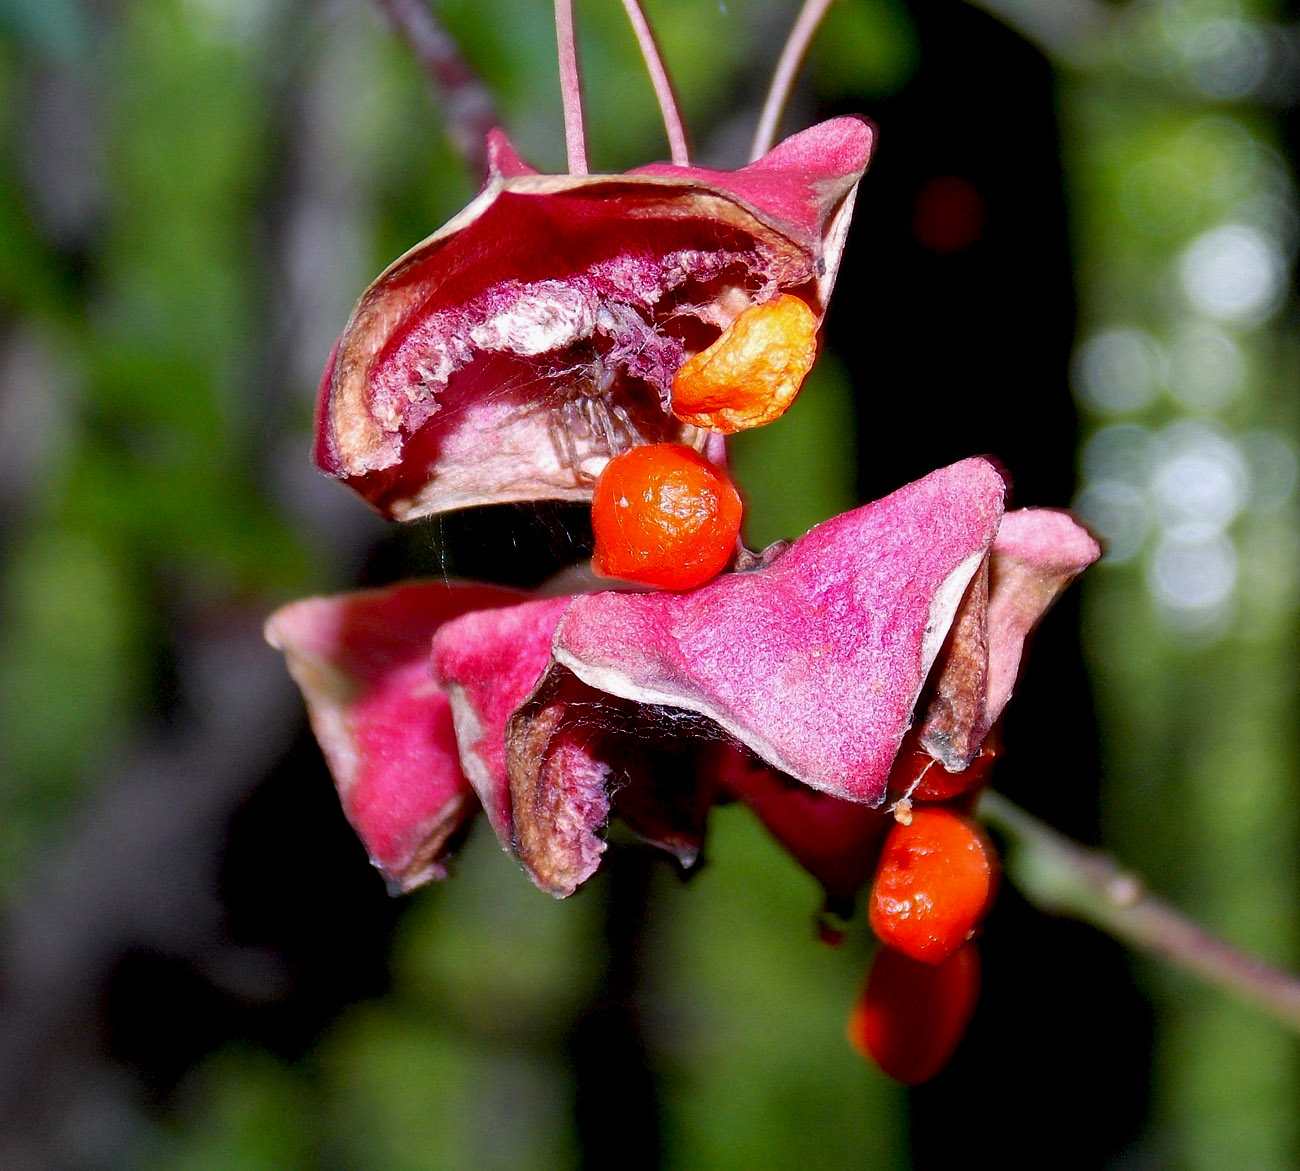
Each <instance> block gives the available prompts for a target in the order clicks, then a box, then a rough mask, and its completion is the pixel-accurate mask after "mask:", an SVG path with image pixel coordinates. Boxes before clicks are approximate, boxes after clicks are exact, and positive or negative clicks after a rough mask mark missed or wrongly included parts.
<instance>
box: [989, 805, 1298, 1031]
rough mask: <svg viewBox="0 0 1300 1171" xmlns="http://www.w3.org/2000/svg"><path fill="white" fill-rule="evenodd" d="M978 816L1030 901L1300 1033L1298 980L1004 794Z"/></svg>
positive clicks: (1012, 876)
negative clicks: (1001, 846) (1001, 843)
mask: <svg viewBox="0 0 1300 1171" xmlns="http://www.w3.org/2000/svg"><path fill="white" fill-rule="evenodd" d="M979 814H980V816H981V817H983V818H984V820H986V821H987V822H988V823H989V824H990V825H991V826H993V827H994V828H995V829H996V830H998V831H999V832H1001V833H1002V834H1004V835H1006V837H1007V839H1008V842H1009V844H1010V846H1011V849H1010V851H1009V852H1008V856H1007V874H1008V876H1009V877H1010V879H1011V881H1012V882H1014V883H1015V885H1016V886H1017V887H1018V888H1019V890H1020V892H1021V893H1022V894H1023V895H1025V897H1026V898H1028V899H1029V900H1030V902H1032V903H1034V904H1035V905H1037V906H1039V907H1040V908H1042V909H1043V910H1045V911H1050V912H1053V913H1056V914H1065V915H1071V916H1073V917H1074V918H1076V919H1081V920H1083V921H1084V922H1085V923H1091V924H1093V925H1094V926H1095V927H1099V928H1101V929H1102V930H1103V931H1105V932H1107V933H1108V934H1110V935H1113V936H1115V937H1116V938H1117V939H1120V940H1122V941H1124V942H1125V943H1127V944H1129V945H1131V946H1133V947H1135V948H1138V949H1139V950H1141V951H1145V952H1147V953H1148V954H1150V955H1152V956H1155V957H1157V958H1159V959H1162V960H1165V961H1166V962H1168V963H1171V964H1173V965H1175V966H1176V967H1179V968H1181V969H1183V970H1184V971H1186V972H1189V973H1191V974H1192V975H1194V976H1197V977H1198V978H1200V979H1202V980H1204V981H1205V982H1206V983H1208V984H1210V985H1212V986H1214V987H1216V988H1218V989H1220V990H1221V991H1223V992H1226V993H1228V994H1229V995H1230V996H1234V997H1236V998H1237V999H1239V1000H1243V1001H1247V1002H1248V1003H1251V1004H1254V1005H1255V1006H1256V1007H1258V1008H1261V1009H1263V1010H1264V1011H1265V1012H1267V1013H1268V1014H1269V1015H1270V1016H1271V1017H1273V1018H1274V1019H1275V1020H1277V1021H1278V1022H1280V1023H1281V1024H1283V1025H1285V1026H1286V1027H1287V1028H1288V1029H1290V1030H1291V1031H1292V1032H1295V1033H1300V979H1298V978H1297V977H1295V976H1293V975H1292V974H1290V973H1289V972H1284V971H1282V970H1281V969H1280V968H1275V967H1273V966H1272V965H1270V964H1266V963H1264V962H1262V961H1261V960H1257V959H1255V958H1253V957H1252V956H1248V955H1245V954H1244V953H1242V952H1240V951H1238V950H1237V949H1236V948H1234V947H1231V946H1229V945H1228V944H1226V943H1224V942H1223V940H1221V939H1218V938H1216V937H1215V936H1213V935H1211V934H1209V932H1207V931H1205V930H1204V929H1203V928H1201V927H1199V926H1197V924H1195V923H1193V922H1192V921H1191V920H1190V919H1188V918H1187V917H1186V916H1184V915H1183V914H1181V913H1180V912H1179V911H1177V910H1175V909H1174V908H1173V907H1171V906H1170V905H1169V904H1168V903H1166V902H1164V901H1163V900H1161V899H1158V898H1156V897H1155V896H1154V895H1150V894H1147V893H1146V892H1145V890H1144V888H1143V884H1142V881H1141V879H1140V878H1138V877H1137V875H1135V874H1133V873H1131V872H1129V871H1127V870H1125V869H1124V868H1123V867H1122V866H1121V865H1120V864H1119V863H1118V862H1116V861H1115V859H1113V858H1111V857H1110V856H1109V855H1107V854H1104V853H1102V852H1101V851H1099V850H1091V849H1088V848H1087V847H1085V846H1081V845H1079V844H1078V843H1077V842H1073V841H1071V840H1070V839H1069V838H1067V837H1065V836H1064V835H1062V834H1059V833H1057V832H1056V830H1054V829H1052V828H1051V827H1050V826H1048V825H1046V824H1044V823H1043V822H1041V821H1039V820H1038V819H1037V818H1036V817H1033V816H1032V815H1030V814H1028V813H1026V812H1025V811H1024V810H1023V809H1021V808H1020V807H1019V806H1017V805H1015V804H1013V803H1012V802H1010V801H1008V800H1007V799H1006V798H1005V797H1003V796H1001V795H1000V794H998V793H994V792H991V791H986V792H985V793H984V794H983V796H982V797H981V798H980V802H979Z"/></svg>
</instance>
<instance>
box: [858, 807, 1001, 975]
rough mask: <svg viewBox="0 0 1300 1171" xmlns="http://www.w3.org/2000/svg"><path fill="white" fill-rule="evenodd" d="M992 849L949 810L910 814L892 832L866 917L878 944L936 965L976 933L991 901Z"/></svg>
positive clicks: (927, 810) (923, 810)
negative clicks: (905, 821)
mask: <svg viewBox="0 0 1300 1171" xmlns="http://www.w3.org/2000/svg"><path fill="white" fill-rule="evenodd" d="M992 859H993V848H992V846H991V845H990V844H989V843H988V839H987V838H985V836H984V834H983V833H982V832H981V831H980V830H979V829H978V828H977V827H976V826H975V824H974V823H973V822H972V821H970V820H969V819H968V818H965V817H963V816H961V814H959V813H954V812H952V810H950V809H942V808H925V807H922V808H919V809H913V810H912V816H911V820H910V822H909V824H907V825H903V824H901V823H900V824H898V825H895V826H894V827H893V829H891V830H890V831H889V836H888V837H887V838H886V839H885V848H884V849H883V850H882V851H881V853H880V861H879V863H878V864H877V866H876V878H875V882H874V884H873V885H872V888H871V903H870V908H869V910H868V918H869V919H870V922H871V929H872V930H873V931H874V932H875V933H876V935H877V937H878V938H879V939H880V942H881V943H883V944H885V945H886V946H888V947H892V948H894V949H895V950H896V951H900V952H902V953H903V954H904V955H907V956H910V957H911V958H912V959H914V960H921V961H923V962H925V963H930V964H938V963H942V962H943V961H944V960H946V959H947V958H948V957H949V956H950V955H952V953H953V952H955V951H956V950H957V949H958V948H959V947H960V946H961V945H962V944H963V943H965V942H966V940H967V938H968V937H969V936H970V934H971V932H972V931H974V929H975V927H976V926H977V925H978V923H979V921H980V920H981V919H982V918H983V917H984V913H985V911H987V910H988V907H989V903H990V902H991V901H992V897H993V883H994V880H995V876H996V871H995V869H994V865H993V861H992Z"/></svg>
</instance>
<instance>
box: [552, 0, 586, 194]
mask: <svg viewBox="0 0 1300 1171" xmlns="http://www.w3.org/2000/svg"><path fill="white" fill-rule="evenodd" d="M555 40H556V43H557V44H558V46H559V50H560V54H559V55H560V98H561V100H562V101H563V103H564V148H565V151H566V152H567V154H568V156H569V174H570V175H585V174H586V173H587V134H586V130H585V129H584V128H583V122H582V76H581V74H580V73H579V72H578V41H577V38H576V37H575V36H574V33H573V0H555Z"/></svg>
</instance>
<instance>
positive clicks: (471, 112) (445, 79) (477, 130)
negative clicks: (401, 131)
mask: <svg viewBox="0 0 1300 1171" xmlns="http://www.w3.org/2000/svg"><path fill="white" fill-rule="evenodd" d="M375 5H376V7H378V8H379V9H380V11H381V12H383V14H384V15H385V16H386V17H387V18H388V21H389V23H390V24H391V25H392V26H393V28H394V30H395V31H396V32H397V33H398V35H399V36H400V37H401V38H402V39H403V40H404V41H405V42H406V43H407V45H408V46H409V47H410V49H411V52H412V53H414V54H415V58H416V60H417V61H418V62H419V63H420V67H421V68H422V69H423V70H424V73H425V76H426V77H428V79H429V84H430V85H431V86H432V88H433V91H434V94H435V96H436V97H437V99H438V101H439V102H440V104H441V105H442V108H443V115H444V117H445V119H446V122H447V134H448V136H449V137H450V139H451V141H452V143H453V145H454V146H455V147H456V150H457V152H458V153H459V154H460V156H461V158H463V159H464V160H465V164H466V166H468V167H469V168H470V169H471V170H472V171H474V172H475V173H477V174H485V173H486V172H487V133H488V131H489V130H491V129H492V128H493V127H494V126H496V125H498V123H499V122H500V118H499V117H498V116H497V111H496V103H495V102H494V101H493V100H492V94H491V93H490V92H489V90H488V88H487V86H485V85H484V84H483V82H482V81H481V80H480V78H479V76H478V74H476V73H475V72H474V70H473V69H471V68H470V66H469V65H468V63H467V62H466V61H465V58H464V57H462V56H461V53H460V48H459V46H457V44H456V42H455V41H454V40H452V38H451V37H450V36H449V35H448V34H447V32H446V31H445V30H444V29H443V27H442V26H441V25H440V24H439V23H438V21H437V19H436V18H435V17H434V15H433V13H432V12H431V11H430V10H429V7H428V5H427V4H425V3H423V0H375Z"/></svg>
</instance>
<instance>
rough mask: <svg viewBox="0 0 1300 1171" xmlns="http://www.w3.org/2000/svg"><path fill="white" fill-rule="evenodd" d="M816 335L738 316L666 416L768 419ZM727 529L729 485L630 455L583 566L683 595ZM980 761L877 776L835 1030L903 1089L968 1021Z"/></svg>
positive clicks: (985, 854) (988, 850)
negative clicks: (858, 917)
mask: <svg viewBox="0 0 1300 1171" xmlns="http://www.w3.org/2000/svg"><path fill="white" fill-rule="evenodd" d="M815 331H816V318H815V316H814V315H813V313H812V311H811V310H810V309H809V308H808V307H807V305H805V304H804V303H803V302H802V301H800V300H799V299H798V298H797V297H794V296H790V295H788V294H783V295H781V296H779V297H778V298H776V299H775V300H773V301H770V302H766V303H761V304H757V305H754V306H752V307H750V308H749V309H747V310H745V311H744V312H743V313H742V314H741V315H740V316H739V317H738V318H737V319H736V321H735V322H734V323H733V325H732V326H731V327H730V328H728V329H727V330H726V331H725V332H724V333H723V334H722V336H721V337H719V338H718V340H717V341H716V342H714V344H713V345H712V346H710V347H709V348H708V349H707V350H704V351H702V352H700V353H699V354H697V355H695V356H694V357H692V358H691V359H689V360H688V362H687V363H686V364H685V365H684V366H683V367H682V370H681V372H680V373H679V374H678V375H677V378H676V379H675V380H674V383H673V398H672V409H673V413H674V414H675V415H676V416H677V417H678V418H679V419H682V420H683V421H684V422H690V423H693V424H695V425H696V426H704V427H709V428H711V429H715V430H722V431H724V432H734V431H737V430H741V429H742V428H745V427H750V426H757V425H759V424H762V423H767V422H770V421H772V420H774V419H776V418H778V417H779V416H780V415H781V414H783V413H784V412H785V410H786V408H787V407H788V406H789V405H790V403H791V402H793V400H794V398H795V396H796V395H797V393H798V390H799V387H800V385H801V383H802V381H803V379H804V377H805V376H806V375H807V373H808V371H809V370H810V369H811V367H812V363H813V359H814V357H815V355H816V340H815ZM741 516H742V504H741V499H740V494H739V493H738V492H737V490H736V488H735V486H734V485H733V484H732V483H731V481H730V480H729V479H728V478H727V476H726V474H725V472H723V471H722V469H720V468H719V467H717V466H716V465H714V464H713V463H711V462H710V461H709V460H707V459H705V458H704V457H703V456H701V455H700V454H699V453H698V452H696V451H695V450H694V449H693V448H690V447H686V446H684V445H682V444H673V443H658V444H648V445H643V446H637V447H633V448H631V449H629V450H627V451H625V452H623V453H622V454H620V455H618V456H616V457H615V458H613V459H612V460H611V461H610V462H609V463H608V464H607V465H606V467H605V469H604V471H603V472H602V473H601V475H600V478H599V479H598V481H597V483H596V488H595V493H594V497H593V501H592V528H593V532H594V536H595V551H594V555H593V559H592V564H593V568H594V569H595V571H596V573H597V574H599V575H601V576H604V577H613V578H620V579H622V580H624V581H629V582H633V583H636V584H638V585H642V586H649V587H656V588H660V589H668V590H688V589H694V588H695V587H697V586H700V585H703V584H704V583H705V582H706V581H708V580H709V579H711V578H712V577H714V576H716V575H717V574H718V573H720V572H721V571H722V570H723V569H724V568H725V567H726V566H727V564H728V563H729V562H730V561H731V560H732V558H733V556H734V554H735V552H736V550H737V548H738V544H737V542H738V539H739V535H740V526H741ZM995 755H996V751H995V749H994V748H993V746H992V740H991V739H990V740H989V741H986V744H985V745H984V746H983V747H982V748H981V750H980V753H979V755H978V756H977V757H976V759H975V760H974V761H972V763H971V764H970V765H969V766H968V767H967V768H966V769H964V770H963V771H961V772H950V771H949V770H948V769H946V768H944V766H943V765H942V764H941V763H940V762H939V761H937V760H936V759H935V758H934V757H933V756H931V755H930V754H929V753H928V752H926V751H925V750H924V749H922V748H921V747H920V746H919V743H918V742H917V739H916V737H915V736H914V735H909V737H908V739H907V741H905V743H904V745H903V748H902V750H901V751H900V753H899V755H898V759H897V761H896V763H895V765H894V770H893V773H892V774H891V778H890V788H891V791H892V792H894V793H895V794H901V796H900V797H899V798H898V800H897V801H896V803H895V804H894V805H893V806H892V810H893V816H894V818H895V824H894V826H893V827H892V829H890V831H889V833H888V835H887V836H886V838H885V840H884V844H883V847H882V849H881V852H880V857H879V861H878V863H877V865H876V870H875V876H874V880H873V882H872V886H871V893H870V898H869V911H868V917H869V921H870V923H871V928H872V930H873V931H874V932H875V934H876V936H877V938H878V939H879V940H880V944H881V947H880V949H879V951H878V952H877V954H876V957H875V960H874V961H873V964H872V967H871V970H870V973H869V975H868V978H867V980H866V983H865V984H864V986H863V989H862V993H861V995H860V997H859V999H858V1002H857V1003H856V1005H855V1006H854V1009H853V1012H852V1014H851V1015H850V1018H849V1030H848V1032H849V1040H850V1042H851V1044H852V1045H853V1046H854V1047H855V1048H856V1049H857V1050H858V1051H859V1052H861V1053H862V1054H863V1055H864V1056H866V1057H869V1058H871V1059H872V1060H874V1061H875V1062H876V1064H877V1065H879V1066H880V1068H881V1069H882V1070H883V1071H884V1072H885V1073H887V1074H888V1075H889V1076H891V1077H893V1078H895V1079H896V1080H898V1081H900V1082H903V1083H906V1084H908V1085H915V1084H918V1083H920V1082H924V1081H928V1080H929V1079H930V1078H932V1077H933V1076H934V1075H935V1074H936V1073H938V1072H939V1070H940V1069H942V1068H943V1066H944V1065H946V1064H947V1062H948V1060H949V1058H950V1057H951V1056H952V1054H953V1052H954V1050H955V1049H956V1047H957V1045H958V1044H959V1042H960V1041H961V1038H962V1036H963V1035H964V1033H965V1030H966V1027H967V1025H968V1024H969V1022H970V1019H971V1016H972V1015H973V1013H974V1010H975V1002H976V998H977V996H978V993H979V982H980V964H979V954H978V952H977V950H976V945H975V943H974V942H973V938H974V935H975V933H976V931H977V929H978V927H979V925H980V923H981V921H982V920H983V918H984V915H985V913H986V912H987V911H988V909H989V906H990V904H991V902H992V900H993V896H994V893H995V890H996V885H997V877H998V866H997V858H996V854H995V853H994V850H993V846H992V844H991V843H990V842H989V840H988V838H987V836H986V835H985V834H984V832H983V831H982V830H981V829H980V828H979V826H978V825H977V824H976V823H975V822H974V821H973V820H972V818H971V816H970V807H971V805H972V804H973V801H974V799H975V797H976V796H977V795H978V792H979V789H980V788H981V787H982V786H983V785H984V783H985V782H986V781H987V779H988V775H989V770H990V767H991V765H992V762H993V758H994V756H995ZM882 816H888V814H882Z"/></svg>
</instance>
